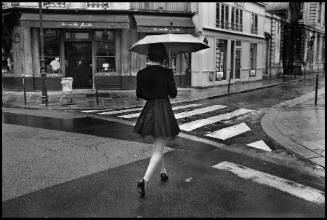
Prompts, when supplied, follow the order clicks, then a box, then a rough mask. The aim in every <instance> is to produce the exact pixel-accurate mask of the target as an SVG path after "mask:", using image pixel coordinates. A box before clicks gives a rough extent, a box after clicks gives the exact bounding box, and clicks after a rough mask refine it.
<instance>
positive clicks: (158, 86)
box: [136, 65, 177, 100]
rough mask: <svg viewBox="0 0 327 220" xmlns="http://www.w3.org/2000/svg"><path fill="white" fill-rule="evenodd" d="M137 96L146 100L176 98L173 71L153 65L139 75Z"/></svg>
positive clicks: (139, 72)
mask: <svg viewBox="0 0 327 220" xmlns="http://www.w3.org/2000/svg"><path fill="white" fill-rule="evenodd" d="M136 79H137V88H136V96H137V97H138V98H142V99H145V100H151V99H160V98H168V95H169V96H170V97H171V98H175V97H176V95H177V89H176V84H175V80H174V75H173V72H172V70H171V69H168V68H165V67H162V66H159V65H153V66H148V67H146V68H144V69H142V70H140V71H138V73H137V77H136Z"/></svg>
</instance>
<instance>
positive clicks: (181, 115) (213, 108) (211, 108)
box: [175, 105, 226, 119]
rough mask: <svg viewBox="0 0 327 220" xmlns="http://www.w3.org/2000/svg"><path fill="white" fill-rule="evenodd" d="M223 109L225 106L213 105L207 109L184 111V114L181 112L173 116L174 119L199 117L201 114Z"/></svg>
mask: <svg viewBox="0 0 327 220" xmlns="http://www.w3.org/2000/svg"><path fill="white" fill-rule="evenodd" d="M225 107H226V106H223V105H213V106H208V107H205V108H200V109H194V110H192V111H186V112H181V113H178V114H175V118H176V119H180V118H186V117H190V116H193V115H200V114H203V113H207V112H211V111H215V110H218V109H222V108H225Z"/></svg>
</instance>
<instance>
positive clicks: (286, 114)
mask: <svg viewBox="0 0 327 220" xmlns="http://www.w3.org/2000/svg"><path fill="white" fill-rule="evenodd" d="M314 96H315V92H314V91H313V92H311V93H308V94H306V95H303V96H300V97H298V98H295V99H292V100H288V101H286V102H282V103H280V104H278V105H276V106H274V107H273V108H271V109H270V110H269V112H268V113H266V114H265V115H264V117H263V118H262V120H261V125H262V128H263V130H264V131H265V133H266V134H267V135H268V136H269V137H271V138H272V139H274V140H275V141H276V142H277V143H279V144H281V145H282V146H283V147H284V148H286V149H287V150H288V151H291V152H292V153H295V154H297V155H299V156H300V157H302V158H304V159H306V160H309V161H311V162H313V163H315V164H317V165H319V166H321V167H323V168H325V88H322V89H319V90H318V99H317V106H315V104H314Z"/></svg>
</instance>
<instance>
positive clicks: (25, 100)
mask: <svg viewBox="0 0 327 220" xmlns="http://www.w3.org/2000/svg"><path fill="white" fill-rule="evenodd" d="M23 89H24V104H25V105H26V88H25V76H23Z"/></svg>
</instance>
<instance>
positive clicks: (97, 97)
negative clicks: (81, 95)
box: [95, 87, 99, 105]
mask: <svg viewBox="0 0 327 220" xmlns="http://www.w3.org/2000/svg"><path fill="white" fill-rule="evenodd" d="M95 93H96V99H97V105H99V94H98V87H96V88H95Z"/></svg>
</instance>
